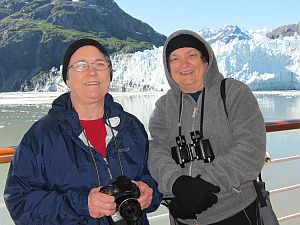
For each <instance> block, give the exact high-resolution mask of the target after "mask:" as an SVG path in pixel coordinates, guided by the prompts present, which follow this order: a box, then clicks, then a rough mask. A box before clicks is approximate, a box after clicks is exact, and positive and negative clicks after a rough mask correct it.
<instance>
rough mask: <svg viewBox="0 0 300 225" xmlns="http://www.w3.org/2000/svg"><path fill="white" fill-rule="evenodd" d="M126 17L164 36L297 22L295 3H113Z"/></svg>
mask: <svg viewBox="0 0 300 225" xmlns="http://www.w3.org/2000/svg"><path fill="white" fill-rule="evenodd" d="M115 2H116V3H117V4H118V5H119V7H120V8H121V9H122V10H124V11H125V12H126V13H128V14H129V15H131V16H133V17H134V18H136V19H139V20H141V21H143V22H145V23H147V24H149V25H150V26H151V27H153V29H154V30H156V31H157V32H159V33H162V34H164V35H166V36H168V35H170V34H171V33H172V32H173V31H175V30H178V29H190V30H193V31H198V30H200V29H201V28H203V27H208V28H211V29H219V28H221V27H223V26H224V25H237V26H239V27H240V28H242V29H245V30H250V29H263V28H268V29H275V28H277V27H279V26H282V25H286V24H296V23H299V22H300V13H299V11H300V1H299V0H284V1H281V0H272V1H271V0H251V1H242V0H227V1H223V0H219V1H210V0H205V1H203V0H115Z"/></svg>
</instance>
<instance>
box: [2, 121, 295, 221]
mask: <svg viewBox="0 0 300 225" xmlns="http://www.w3.org/2000/svg"><path fill="white" fill-rule="evenodd" d="M265 125H266V131H267V132H278V131H286V130H292V129H300V119H296V120H281V121H274V122H266V123H265ZM15 151H16V147H15V146H13V147H4V148H1V147H0V164H1V163H9V162H10V161H11V159H12V157H13V155H14V153H15ZM299 159H300V155H296V156H289V157H285V158H278V159H271V158H270V157H269V156H268V155H266V158H265V161H266V165H269V164H274V163H281V162H287V161H292V160H299ZM295 189H300V184H295V185H291V186H286V187H282V188H278V189H274V190H271V191H270V194H271V195H275V194H278V193H281V192H287V191H291V190H295ZM166 217H168V214H167V213H166V214H161V215H158V216H152V217H150V218H149V220H150V222H157V221H159V220H161V219H165V218H166ZM296 217H300V211H299V212H296V213H293V214H290V215H286V216H283V217H280V218H278V220H279V221H287V220H290V219H293V218H296Z"/></svg>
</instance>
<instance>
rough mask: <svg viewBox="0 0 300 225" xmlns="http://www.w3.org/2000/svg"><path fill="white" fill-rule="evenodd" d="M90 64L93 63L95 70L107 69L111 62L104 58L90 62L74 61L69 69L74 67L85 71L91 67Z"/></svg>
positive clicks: (79, 70)
mask: <svg viewBox="0 0 300 225" xmlns="http://www.w3.org/2000/svg"><path fill="white" fill-rule="evenodd" d="M89 65H92V66H93V68H94V69H95V70H98V71H102V70H106V69H107V68H108V66H109V62H107V61H104V60H98V61H96V62H93V63H90V62H86V61H78V62H76V63H74V64H73V65H71V66H69V67H68V70H69V69H70V68H73V69H74V70H75V71H77V72H84V71H87V70H88V68H89Z"/></svg>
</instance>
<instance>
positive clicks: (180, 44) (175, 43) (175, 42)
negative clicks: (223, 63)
mask: <svg viewBox="0 0 300 225" xmlns="http://www.w3.org/2000/svg"><path fill="white" fill-rule="evenodd" d="M186 47H190V48H195V49H197V50H199V51H200V52H201V54H202V56H203V57H204V58H205V60H206V62H209V57H208V51H207V49H206V48H205V46H204V44H203V43H202V42H201V41H200V40H199V39H197V38H195V37H194V36H192V35H189V34H180V35H178V36H176V37H174V38H173V39H171V40H170V41H169V43H168V44H167V47H166V57H167V62H168V61H169V57H170V54H171V53H172V52H173V51H175V50H176V49H178V48H186Z"/></svg>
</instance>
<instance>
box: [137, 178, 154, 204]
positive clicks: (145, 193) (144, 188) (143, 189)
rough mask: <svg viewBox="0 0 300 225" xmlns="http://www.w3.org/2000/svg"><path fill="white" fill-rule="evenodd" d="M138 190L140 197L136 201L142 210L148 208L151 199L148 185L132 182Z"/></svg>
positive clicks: (150, 190) (150, 189)
mask: <svg viewBox="0 0 300 225" xmlns="http://www.w3.org/2000/svg"><path fill="white" fill-rule="evenodd" d="M133 182H134V183H135V184H136V185H137V186H138V187H139V189H140V193H141V196H140V197H139V198H138V199H137V200H138V202H139V203H140V205H141V208H142V209H146V208H148V207H149V206H150V204H151V202H152V198H153V190H152V188H151V187H149V186H148V184H146V183H144V182H142V181H133Z"/></svg>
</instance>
